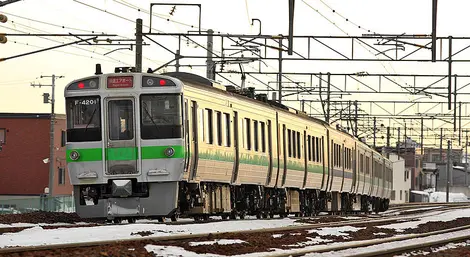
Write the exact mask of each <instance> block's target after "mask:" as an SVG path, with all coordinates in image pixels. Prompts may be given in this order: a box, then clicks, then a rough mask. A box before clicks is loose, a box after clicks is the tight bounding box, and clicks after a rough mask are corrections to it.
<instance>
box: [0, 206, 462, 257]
mask: <svg viewBox="0 0 470 257" xmlns="http://www.w3.org/2000/svg"><path fill="white" fill-rule="evenodd" d="M456 208H460V206H459V207H449V208H448V209H456ZM429 211H439V210H429ZM433 215H434V214H433ZM417 216H419V214H411V215H409V216H400V217H393V218H390V217H385V218H365V219H357V220H347V221H338V222H329V223H317V224H307V225H298V226H289V227H277V228H261V229H252V230H239V231H225V232H211V233H195V234H184V235H171V236H147V237H142V238H127V239H113V240H102V241H92V242H76V243H63V244H50V245H35V246H19V247H10V246H8V247H6V248H0V254H4V253H19V252H29V251H41V250H52V249H65V248H78V247H91V246H100V245H108V244H116V243H125V242H135V241H145V240H154V241H172V240H187V239H194V238H200V237H207V236H219V235H225V236H226V235H229V234H235V233H236V234H239V233H244V234H255V233H263V232H264V233H266V232H284V231H292V230H302V229H305V230H306V229H315V228H322V227H326V226H346V225H358V224H364V222H367V223H379V222H384V221H396V220H403V219H407V218H410V219H411V218H418V217H417ZM426 216H429V214H428V215H423V216H422V217H426ZM469 227H470V225H469Z"/></svg>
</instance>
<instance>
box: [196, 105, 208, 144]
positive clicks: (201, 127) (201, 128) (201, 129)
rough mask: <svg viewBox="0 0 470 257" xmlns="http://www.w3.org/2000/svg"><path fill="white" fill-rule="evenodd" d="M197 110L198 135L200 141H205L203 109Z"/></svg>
mask: <svg viewBox="0 0 470 257" xmlns="http://www.w3.org/2000/svg"><path fill="white" fill-rule="evenodd" d="M198 111H199V120H198V121H199V137H200V138H201V141H202V142H205V140H206V132H205V131H204V129H205V126H204V125H205V120H204V110H203V109H198Z"/></svg>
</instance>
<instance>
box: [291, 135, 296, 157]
mask: <svg viewBox="0 0 470 257" xmlns="http://www.w3.org/2000/svg"><path fill="white" fill-rule="evenodd" d="M291 142H292V157H293V158H296V156H297V155H296V152H297V146H296V144H297V140H295V131H293V130H292V141H291Z"/></svg>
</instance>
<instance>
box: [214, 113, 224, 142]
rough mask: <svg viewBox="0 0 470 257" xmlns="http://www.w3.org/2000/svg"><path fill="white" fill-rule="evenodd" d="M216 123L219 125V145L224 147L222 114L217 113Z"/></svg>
mask: <svg viewBox="0 0 470 257" xmlns="http://www.w3.org/2000/svg"><path fill="white" fill-rule="evenodd" d="M215 119H216V120H215V122H216V125H217V145H220V146H221V145H222V139H223V137H222V113H221V112H215Z"/></svg>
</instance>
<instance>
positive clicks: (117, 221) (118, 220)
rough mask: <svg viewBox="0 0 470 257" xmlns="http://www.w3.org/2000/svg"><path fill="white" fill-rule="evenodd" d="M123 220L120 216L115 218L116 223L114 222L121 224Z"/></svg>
mask: <svg viewBox="0 0 470 257" xmlns="http://www.w3.org/2000/svg"><path fill="white" fill-rule="evenodd" d="M121 221H122V220H121V219H120V218H114V220H113V223H114V224H120V223H121Z"/></svg>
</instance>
